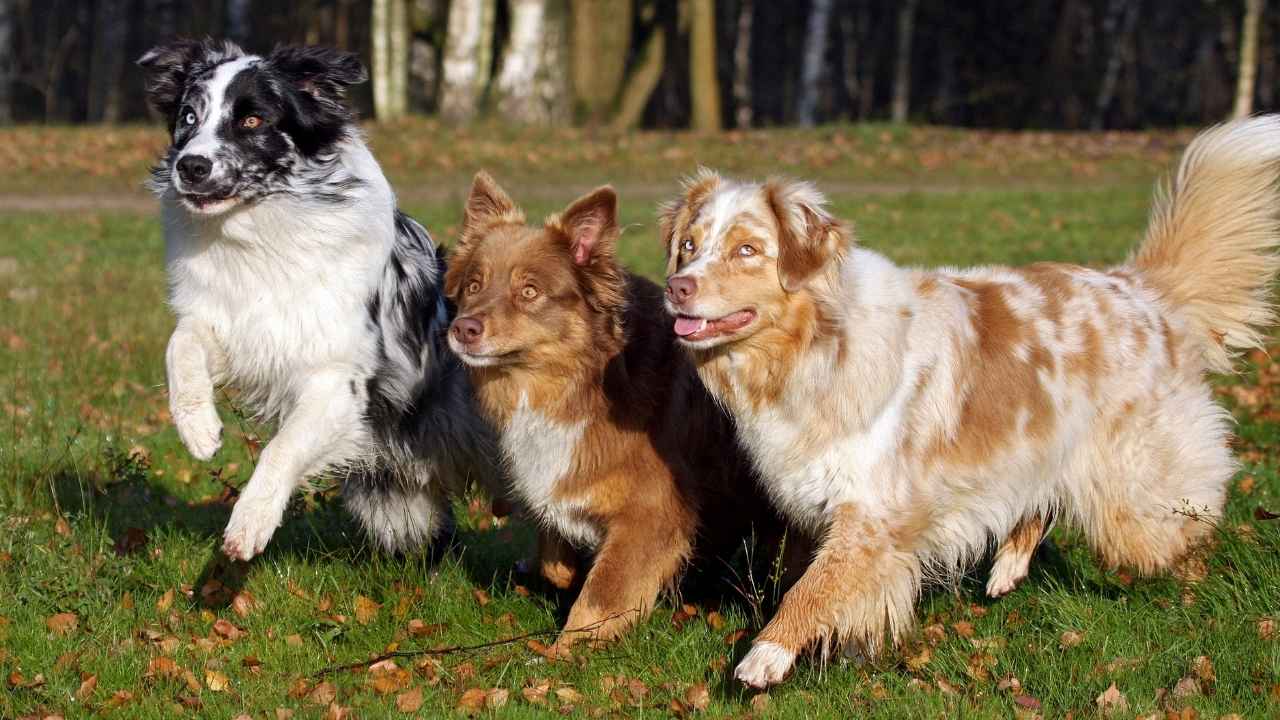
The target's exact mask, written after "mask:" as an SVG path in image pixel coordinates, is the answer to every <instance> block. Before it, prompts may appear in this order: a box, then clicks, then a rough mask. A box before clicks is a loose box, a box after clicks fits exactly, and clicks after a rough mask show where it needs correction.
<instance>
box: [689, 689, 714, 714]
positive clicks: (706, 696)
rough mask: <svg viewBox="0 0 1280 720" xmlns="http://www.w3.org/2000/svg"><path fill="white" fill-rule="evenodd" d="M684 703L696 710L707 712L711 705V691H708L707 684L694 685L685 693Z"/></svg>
mask: <svg viewBox="0 0 1280 720" xmlns="http://www.w3.org/2000/svg"><path fill="white" fill-rule="evenodd" d="M684 701H685V702H687V703H689V705H690V706H691V707H692V708H693V709H694V710H706V709H707V706H708V705H710V704H711V691H710V690H708V689H707V684H706V683H698V684H696V685H692V686H690V687H689V689H688V690H685V691H684Z"/></svg>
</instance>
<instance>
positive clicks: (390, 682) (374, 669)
mask: <svg viewBox="0 0 1280 720" xmlns="http://www.w3.org/2000/svg"><path fill="white" fill-rule="evenodd" d="M412 680H413V678H412V677H411V676H410V675H409V671H408V670H405V669H404V668H402V667H400V666H398V665H396V664H395V662H394V661H392V660H383V661H382V662H378V663H374V664H373V665H370V666H369V677H368V678H367V679H366V681H365V682H366V684H367V685H368V686H369V688H370V689H371V690H373V691H374V692H376V693H378V694H379V695H390V694H391V693H394V692H400V691H401V690H404V689H405V688H407V687H409V683H410V682H411V681H412Z"/></svg>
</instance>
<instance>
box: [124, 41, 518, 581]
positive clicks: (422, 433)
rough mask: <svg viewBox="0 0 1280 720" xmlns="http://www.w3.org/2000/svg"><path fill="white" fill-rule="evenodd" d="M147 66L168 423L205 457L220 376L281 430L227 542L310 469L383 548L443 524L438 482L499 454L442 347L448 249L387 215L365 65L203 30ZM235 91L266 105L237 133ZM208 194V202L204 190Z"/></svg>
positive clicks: (256, 541) (271, 527) (216, 428)
mask: <svg viewBox="0 0 1280 720" xmlns="http://www.w3.org/2000/svg"><path fill="white" fill-rule="evenodd" d="M142 64H143V65H144V67H147V68H148V69H149V71H150V72H151V73H153V79H152V81H151V82H150V84H149V87H150V88H152V91H153V93H156V94H155V95H153V98H152V99H153V102H155V104H156V105H157V107H159V108H160V109H162V110H165V111H169V112H173V113H179V114H180V115H182V118H180V122H177V123H171V124H176V125H177V126H178V127H177V129H175V131H174V132H175V140H174V144H173V146H172V147H171V148H170V149H169V150H168V151H167V152H166V154H165V156H164V158H163V159H162V160H161V162H160V164H159V165H158V167H157V169H156V171H155V173H153V188H154V189H155V191H156V192H157V194H158V195H159V197H160V203H161V208H162V217H163V221H164V230H165V242H166V264H167V269H168V275H169V283H170V292H169V301H170V305H171V307H172V308H173V311H174V313H175V315H176V316H177V328H176V329H175V331H174V335H173V337H172V338H171V339H170V343H169V349H168V351H167V354H166V361H167V367H168V380H169V392H170V406H171V410H172V414H173V418H174V422H175V424H176V425H177V428H178V432H179V435H180V436H181V437H182V439H183V441H184V443H185V444H186V445H187V447H188V448H189V449H190V450H191V451H192V453H193V454H194V455H195V456H196V457H198V458H200V459H208V458H209V457H211V456H212V455H213V453H214V452H216V451H217V449H218V447H219V445H220V442H221V440H220V435H221V421H220V420H219V418H218V415H217V411H216V409H215V408H214V397H213V391H214V388H215V387H217V386H225V387H228V388H233V389H234V390H236V391H237V392H238V400H239V401H240V402H241V403H243V404H244V405H245V406H247V407H248V408H249V409H251V410H252V411H253V412H254V413H255V414H256V415H257V416H258V417H259V418H261V419H262V420H264V421H268V422H274V423H276V424H277V425H278V431H277V433H276V436H275V437H274V438H273V439H272V440H271V442H270V443H268V445H267V446H266V448H265V449H264V450H263V453H262V456H261V459H260V461H259V462H258V465H257V467H256V468H255V469H254V473H253V476H252V477H251V478H250V480H249V483H248V484H247V485H246V486H245V488H244V489H243V490H242V492H241V496H240V498H239V500H238V501H237V503H236V506H235V508H234V509H233V511H232V515H231V520H230V522H229V523H228V526H227V530H226V533H225V535H224V544H223V549H224V551H225V552H227V554H228V555H230V556H231V557H234V558H238V559H246V560H247V559H249V558H251V557H253V556H254V555H256V554H257V553H259V552H261V551H262V550H263V548H264V547H265V546H266V544H267V542H268V541H269V540H270V538H271V535H272V534H273V533H274V531H275V529H276V528H277V527H278V526H279V524H280V522H281V520H282V517H283V514H284V510H285V507H286V505H287V503H288V500H289V498H290V496H291V495H292V493H293V492H294V490H295V489H296V488H298V487H299V486H301V485H302V484H303V483H305V482H306V481H308V480H309V479H312V478H315V477H317V476H319V475H322V474H336V475H338V476H339V477H341V478H342V480H343V493H344V496H345V498H346V501H347V504H348V507H349V508H350V509H351V511H352V512H353V513H354V514H355V515H356V517H357V518H358V519H359V520H360V522H361V524H362V525H363V526H364V529H365V531H366V532H367V533H368V535H369V536H370V537H371V538H372V539H374V540H375V541H376V542H377V544H378V545H380V546H381V547H383V548H385V549H387V550H389V551H407V550H412V549H415V548H417V547H419V546H420V545H421V544H422V543H425V542H427V541H428V540H430V539H431V538H432V537H433V536H436V535H438V534H440V533H441V532H443V531H446V530H447V529H448V526H449V524H450V514H449V506H448V497H449V495H450V494H451V493H455V492H457V491H459V490H461V489H462V487H463V486H464V485H465V484H467V483H468V482H471V481H480V482H486V483H496V482H498V480H497V475H498V470H497V468H496V467H495V465H494V458H495V456H496V452H497V451H496V447H495V446H494V444H493V438H492V436H491V432H490V431H489V429H488V426H487V425H486V424H485V423H484V422H483V421H482V420H480V418H479V417H478V416H477V415H476V414H475V413H474V411H473V408H472V405H471V401H470V397H471V393H470V387H469V384H468V382H467V378H466V375H465V373H463V372H462V369H461V367H460V365H459V364H458V361H457V359H456V358H455V357H454V356H453V355H452V354H451V353H449V352H448V351H447V348H446V347H445V342H444V338H443V335H442V333H443V332H444V330H445V328H447V326H448V322H449V311H448V307H447V305H446V301H445V298H444V295H443V294H442V293H441V292H440V283H441V281H442V278H443V275H444V272H445V267H444V262H443V260H442V259H441V258H440V257H439V256H438V254H437V250H436V248H435V247H434V245H433V244H432V242H431V238H430V236H429V235H428V234H427V233H426V231H425V230H424V229H423V228H422V227H421V226H420V225H418V224H417V223H416V222H414V221H413V220H412V219H410V218H408V217H407V216H405V215H403V214H401V213H399V212H398V211H397V210H396V203H395V196H394V194H393V193H392V191H391V187H390V185H389V184H388V183H387V181H386V178H385V177H384V176H383V174H382V170H381V169H380V168H379V166H378V163H377V161H376V160H374V158H373V155H372V154H371V153H370V152H369V149H368V147H367V146H366V144H365V142H364V139H363V137H362V136H361V134H360V132H359V130H358V129H357V128H356V126H355V125H354V121H353V119H352V116H351V114H350V112H349V111H348V110H346V109H345V105H343V104H342V103H341V94H342V87H343V86H344V85H345V84H349V83H350V82H358V81H360V80H361V79H363V69H362V68H360V66H359V64H358V63H357V62H355V61H354V59H353V58H352V57H351V56H349V55H346V54H343V53H337V52H335V51H331V50H324V49H315V48H308V49H297V48H279V49H277V50H276V51H275V52H274V53H272V55H271V56H269V57H267V58H259V57H257V56H251V55H245V54H244V53H243V52H242V51H240V50H239V49H238V48H235V47H234V46H232V45H229V44H224V43H213V42H208V41H207V42H205V43H190V42H184V43H176V44H175V45H173V46H171V47H162V48H158V49H156V50H153V51H151V52H149V53H148V54H147V55H146V56H144V58H143V60H142ZM234 93H240V95H239V96H238V97H232V95H233V94H234ZM246 103H249V104H250V105H251V107H253V112H255V113H258V114H260V115H261V116H262V117H263V118H264V122H263V125H262V126H261V127H260V128H258V129H257V130H256V131H255V132H254V133H248V132H243V131H241V130H239V129H237V128H238V127H239V124H240V123H241V122H242V120H241V119H240V118H239V117H238V116H236V115H234V114H233V109H234V108H238V107H239V106H241V105H243V104H246ZM273 103H274V104H273ZM180 108H186V110H185V111H182V112H179V109H180ZM237 112H238V111H237ZM193 147H194V148H196V149H193ZM193 152H200V153H207V154H208V155H209V157H211V158H213V159H214V161H215V163H216V164H217V169H216V171H215V173H214V180H211V181H210V182H214V181H216V182H217V183H226V185H225V186H222V185H220V186H218V187H214V188H212V189H209V188H205V187H199V188H196V187H194V183H187V182H186V181H184V180H183V179H181V178H179V177H178V173H177V172H176V171H175V167H176V166H177V164H178V163H179V161H180V160H181V158H182V157H184V156H186V155H190V154H191V153H193ZM220 178H225V180H222V179H220ZM205 184H206V185H208V184H209V183H205ZM204 192H216V193H217V197H218V198H219V200H218V201H217V202H215V203H212V204H206V203H202V201H201V198H202V195H200V193H204ZM224 194H225V196H226V199H225V200H224V199H221V198H223V196H224ZM193 198H194V199H193ZM210 208H212V209H210Z"/></svg>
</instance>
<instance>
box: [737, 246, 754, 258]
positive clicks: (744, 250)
mask: <svg viewBox="0 0 1280 720" xmlns="http://www.w3.org/2000/svg"><path fill="white" fill-rule="evenodd" d="M755 254H756V249H755V248H753V247H751V246H750V245H739V246H738V255H740V256H742V257H751V256H752V255H755Z"/></svg>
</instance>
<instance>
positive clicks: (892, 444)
mask: <svg viewBox="0 0 1280 720" xmlns="http://www.w3.org/2000/svg"><path fill="white" fill-rule="evenodd" d="M1278 163H1280V120H1277V118H1275V117H1268V118H1256V119H1253V120H1246V121H1243V122H1237V123H1232V124H1228V125H1225V126H1223V127H1220V128H1217V129H1214V130H1210V131H1209V132H1207V133H1205V134H1204V135H1202V136H1201V137H1200V138H1198V139H1197V140H1195V141H1194V142H1193V143H1192V144H1191V146H1190V147H1189V148H1188V150H1187V155H1186V158H1185V159H1184V161H1183V164H1182V168H1181V170H1180V172H1179V174H1178V177H1177V179H1176V180H1175V183H1174V187H1173V190H1172V192H1171V194H1169V195H1167V196H1162V197H1160V198H1159V199H1158V200H1157V204H1156V211H1155V212H1154V214H1153V219H1152V224H1151V229H1150V231H1149V233H1148V239H1147V241H1146V243H1144V245H1143V246H1142V247H1141V248H1140V249H1139V250H1138V251H1137V253H1136V255H1135V257H1134V259H1133V260H1132V261H1130V262H1128V263H1126V264H1124V265H1121V266H1118V267H1115V268H1111V269H1109V270H1094V269H1090V268H1085V267H1079V266H1073V265H1065V264H1056V263H1038V264H1035V265H1030V266H1027V267H1021V268H1003V267H983V268H973V269H967V270H956V269H948V268H944V269H939V270H924V269H911V268H901V267H898V266H895V265H894V264H893V263H891V262H890V261H889V260H888V259H886V258H884V257H883V256H881V255H879V254H877V253H874V252H871V251H869V250H866V249H862V248H858V247H856V246H855V245H854V244H853V236H852V231H851V229H850V228H848V227H847V226H844V225H842V224H840V223H836V222H834V221H832V220H831V219H830V216H829V215H828V213H827V211H826V209H825V200H824V199H823V198H822V196H821V194H819V193H818V192H817V191H816V190H815V189H814V188H812V187H811V186H809V185H807V184H803V183H789V182H787V181H771V182H769V183H765V184H752V183H742V182H736V181H733V180H728V179H723V178H719V177H716V176H708V175H705V174H704V175H703V176H701V177H699V178H698V180H697V181H696V182H695V183H694V184H692V185H691V186H690V188H689V191H688V193H689V197H687V198H686V200H685V201H683V202H677V203H674V204H672V205H669V206H668V207H667V210H666V217H665V218H664V222H663V241H664V243H665V244H666V246H667V249H668V252H669V254H670V257H671V265H670V268H671V273H670V274H671V278H670V282H671V286H670V287H671V288H672V290H671V291H669V292H668V296H667V297H668V300H667V307H668V310H669V311H670V312H671V313H672V314H673V315H675V316H676V317H677V321H676V331H677V333H679V334H681V335H682V336H683V337H682V342H683V343H684V345H685V347H686V349H687V350H688V351H689V352H690V353H691V355H692V357H693V359H694V361H695V362H696V363H697V365H698V372H699V374H700V376H701V377H702V379H703V381H704V382H705V383H706V385H707V387H708V389H709V390H710V391H711V392H712V393H713V394H714V395H715V396H716V397H717V399H719V400H720V401H721V402H722V403H724V404H725V406H726V407H727V408H729V410H730V411H731V413H732V414H733V416H734V420H735V422H736V424H737V427H738V432H739V436H740V438H741V439H742V442H743V444H744V446H745V447H746V448H747V450H748V452H749V453H750V454H751V456H752V459H753V460H754V462H755V464H756V467H757V468H758V470H759V471H760V474H761V477H762V480H763V482H764V485H765V487H766V489H767V491H768V493H769V495H770V497H771V498H772V500H773V502H774V503H775V505H776V506H777V507H778V508H779V509H780V510H781V511H782V512H783V513H784V514H785V515H786V516H787V517H788V519H790V520H791V521H792V522H794V523H797V524H799V525H801V526H804V527H807V528H809V529H810V530H811V531H812V532H814V533H815V534H817V535H819V536H821V537H823V538H824V540H823V542H822V545H821V548H820V549H819V551H818V553H817V556H816V558H815V560H814V562H813V564H812V565H811V566H810V568H809V570H808V571H807V572H806V573H805V575H804V577H802V578H801V579H800V581H799V582H797V583H796V585H795V587H793V588H792V590H790V591H789V592H788V593H787V594H786V596H785V597H784V598H783V601H782V604H781V606H780V607H779V609H778V612H777V613H776V615H775V616H774V618H773V619H772V620H771V621H770V622H769V624H768V625H767V626H766V627H765V628H764V630H763V631H762V632H761V633H760V635H759V637H758V638H757V640H756V645H755V646H754V647H753V649H752V651H751V652H750V653H748V655H747V656H746V657H745V658H744V659H743V661H742V662H741V663H740V664H739V666H738V668H737V671H736V676H737V677H738V678H739V679H740V680H742V681H743V682H744V683H747V684H749V685H753V686H758V687H765V686H768V685H771V684H774V683H777V682H780V681H781V680H782V679H783V678H784V677H785V676H786V674H787V673H788V672H789V671H790V669H791V667H792V663H793V662H794V659H795V657H796V655H797V654H798V653H800V652H802V651H804V650H806V649H814V648H818V649H826V648H828V647H829V646H830V645H832V644H836V643H847V644H852V645H855V646H857V647H858V648H859V649H860V650H861V651H863V652H868V653H874V652H876V651H877V650H878V649H880V648H881V647H883V646H884V645H886V644H892V643H895V642H897V641H899V640H900V639H901V638H902V637H903V636H904V635H905V634H906V633H907V632H908V631H909V629H910V628H911V626H912V623H913V621H914V612H913V610H914V603H915V601H916V599H917V596H918V594H919V592H920V588H921V586H922V584H923V582H924V581H925V580H927V579H935V580H943V581H951V580H954V579H955V578H957V577H959V575H960V574H961V573H962V572H963V571H964V570H966V569H967V568H968V567H970V565H971V564H972V563H973V562H974V561H975V560H976V559H978V558H979V557H981V556H982V555H984V554H985V553H986V552H988V551H989V549H990V547H991V545H992V544H993V543H1001V546H1000V549H999V550H998V552H997V560H996V564H995V566H994V568H993V576H992V579H991V583H990V584H989V585H988V592H989V593H990V594H991V595H993V596H997V595H1001V594H1004V593H1006V592H1009V591H1010V590H1011V589H1012V588H1013V586H1014V585H1016V584H1017V582H1018V581H1019V580H1020V579H1021V578H1022V577H1023V576H1025V574H1026V566H1027V563H1028V562H1029V561H1030V555H1031V552H1032V550H1033V549H1034V547H1035V545H1036V543H1037V542H1038V540H1039V538H1040V537H1041V536H1042V535H1043V533H1044V531H1045V528H1046V526H1047V524H1048V522H1049V521H1050V520H1051V519H1057V520H1059V521H1061V522H1064V523H1067V524H1069V525H1072V526H1075V527H1078V528H1080V529H1082V530H1083V531H1084V534H1085V536H1086V538H1087V539H1088V540H1089V542H1090V544H1091V545H1092V546H1093V548H1094V549H1095V551H1096V552H1097V554H1098V556H1099V557H1100V558H1101V560H1102V561H1103V562H1104V564H1106V565H1107V566H1108V567H1117V566H1126V567H1130V568H1132V569H1134V570H1136V571H1138V572H1140V573H1143V574H1152V573H1158V572H1163V571H1167V570H1169V569H1171V568H1173V567H1175V565H1176V564H1177V563H1178V562H1179V561H1180V560H1181V559H1182V558H1183V557H1184V556H1185V555H1187V553H1189V552H1192V551H1193V550H1194V549H1195V548H1196V546H1197V545H1198V544H1199V543H1200V542H1202V541H1203V540H1204V539H1205V538H1206V537H1207V535H1208V534H1209V531H1210V529H1211V528H1212V526H1213V523H1214V522H1215V521H1216V520H1217V519H1218V518H1219V517H1220V516H1221V513H1222V509H1223V505H1224V503H1225V500H1226V490H1227V485H1228V483H1229V480H1230V478H1231V476H1232V474H1233V473H1234V472H1235V470H1236V468H1237V463H1236V460H1235V458H1233V457H1232V455H1231V452H1230V450H1229V448H1228V445H1227V440H1228V437H1229V435H1230V416H1229V414H1228V413H1227V412H1226V411H1225V410H1224V409H1223V408H1222V407H1221V406H1219V405H1218V404H1217V403H1215V402H1214V400H1213V395H1212V392H1211V391H1210V388H1209V385H1208V383H1207V381H1206V377H1205V376H1206V373H1207V372H1209V371H1214V370H1225V369H1229V368H1230V357H1231V354H1230V353H1231V350H1232V349H1234V348H1241V347H1249V346H1252V345H1254V344H1256V343H1257V342H1258V340H1259V335H1258V334H1259V332H1260V330H1261V328H1262V327H1264V326H1265V325H1266V324H1267V323H1269V322H1270V321H1271V319H1272V315H1271V309H1270V307H1271V306H1270V301H1269V288H1270V286H1271V283H1272V281H1273V279H1274V274H1275V272H1276V270H1277V260H1276V257H1275V255H1274V248H1275V246H1276V244H1277V227H1276V215H1275V211H1276V200H1277V192H1276V190H1277V189H1276V187H1275V182H1276V178H1277V172H1278V170H1280V168H1278ZM833 235H836V236H838V237H839V242H838V243H835V245H834V246H833V243H832V242H831V237H832V236H833ZM691 288H696V289H691ZM677 289H678V290H679V292H677V291H676V290H677Z"/></svg>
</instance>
